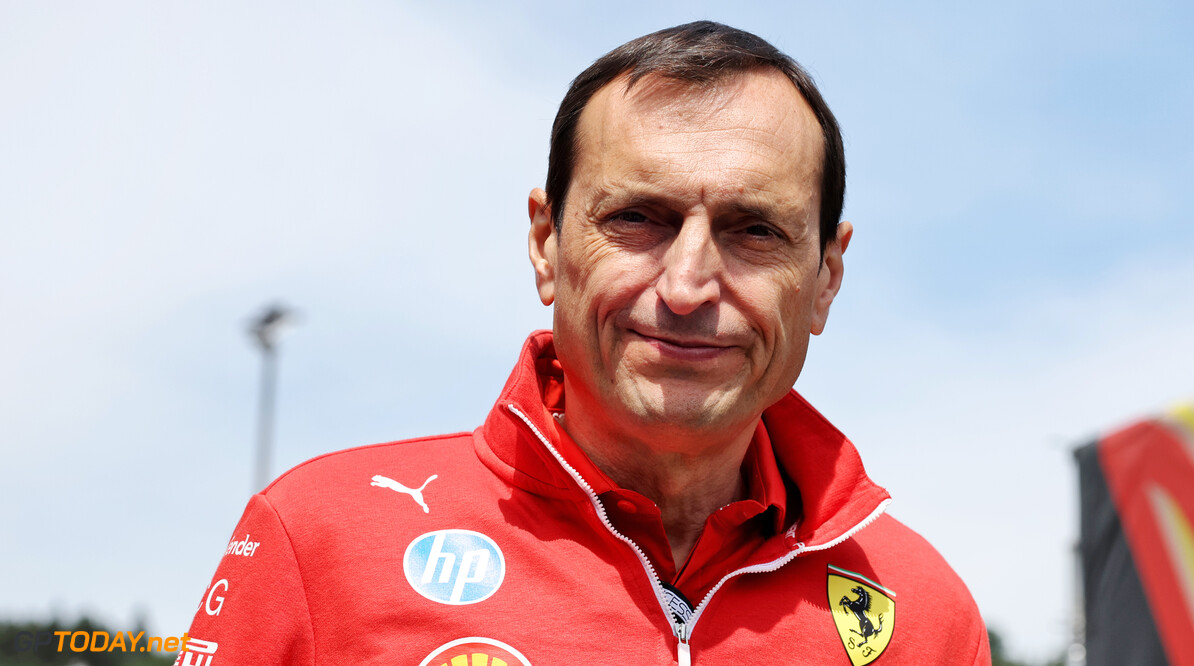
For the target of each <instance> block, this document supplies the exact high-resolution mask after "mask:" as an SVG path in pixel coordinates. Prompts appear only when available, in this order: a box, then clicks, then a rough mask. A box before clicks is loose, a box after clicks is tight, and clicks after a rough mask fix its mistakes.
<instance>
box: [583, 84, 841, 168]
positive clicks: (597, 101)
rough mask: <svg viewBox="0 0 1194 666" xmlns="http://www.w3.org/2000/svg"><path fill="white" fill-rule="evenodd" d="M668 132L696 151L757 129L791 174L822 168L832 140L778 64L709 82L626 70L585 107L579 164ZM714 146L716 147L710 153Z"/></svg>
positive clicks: (759, 146) (758, 146)
mask: <svg viewBox="0 0 1194 666" xmlns="http://www.w3.org/2000/svg"><path fill="white" fill-rule="evenodd" d="M661 134H672V135H676V136H682V137H684V139H683V140H684V141H687V142H690V145H691V146H692V148H693V150H694V152H696V151H698V150H701V149H708V148H710V147H714V148H715V147H717V145H718V141H719V140H721V139H724V138H726V137H730V136H733V137H741V136H755V137H757V138H759V139H760V140H759V141H757V142H755V143H754V144H753V145H752V147H751V148H752V149H755V150H759V151H768V150H769V151H772V152H774V153H775V155H774V157H776V158H777V159H778V160H779V161H781V162H787V163H789V164H790V165H791V167H792V170H791V171H789V174H790V175H793V176H802V175H805V174H809V175H811V174H818V175H819V174H820V171H821V162H822V156H823V150H824V140H823V137H822V134H821V128H820V125H819V123H818V122H817V118H816V115H815V114H814V113H813V110H812V108H811V107H810V106H809V104H808V102H806V101H805V100H804V97H803V96H802V95H801V94H800V92H799V90H798V89H797V88H796V86H795V84H793V83H792V82H791V80H790V79H788V78H787V76H785V75H784V74H783V73H782V72H780V71H778V70H775V69H771V68H761V69H757V70H750V71H746V72H740V73H733V74H728V75H726V76H724V77H720V78H718V79H716V80H713V81H701V82H690V81H685V80H679V79H674V78H668V77H664V76H660V75H657V74H648V75H645V76H643V77H641V78H640V79H638V80H637V81H634V82H633V83H632V82H631V79H630V77H629V76H627V75H625V74H623V75H621V76H619V77H618V78H616V79H614V80H613V81H611V82H610V83H609V84H607V85H606V86H604V87H603V88H601V89H600V90H598V91H597V93H596V94H594V95H593V97H592V98H591V99H590V101H589V104H588V105H587V106H586V107H585V109H584V111H583V112H582V114H581V117H580V120H579V122H578V123H577V133H576V155H577V162H576V167H578V168H583V166H582V165H584V164H585V163H588V164H589V166H591V167H597V166H599V164H600V163H601V162H602V161H604V159H605V158H608V157H613V156H614V155H615V154H617V155H618V157H622V158H624V157H626V155H625V154H624V153H625V150H626V149H627V148H633V147H634V146H636V145H639V144H640V143H652V139H653V138H654V137H656V136H658V135H661ZM640 139H641V141H638V140H640ZM734 145H735V146H738V147H742V146H743V144H742V143H741V142H736V143H735V144H734ZM709 152H715V151H707V152H706V159H708V153H709ZM605 166H606V167H608V166H610V165H605ZM627 166H629V165H627Z"/></svg>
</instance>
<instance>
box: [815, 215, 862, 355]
mask: <svg viewBox="0 0 1194 666" xmlns="http://www.w3.org/2000/svg"><path fill="white" fill-rule="evenodd" d="M853 236H854V225H852V224H850V223H849V222H841V223H840V224H838V225H837V236H836V237H835V238H834V239H833V240H831V241H829V244H827V245H826V246H825V256H824V257H822V258H821V270H820V271H819V273H818V275H817V297H816V299H815V300H814V301H813V321H812V330H811V331H810V332H811V333H812V334H813V335H821V332H822V331H824V330H825V322H826V321H827V320H828V319H829V306H830V305H833V299H834V297H835V296H837V292H838V290H839V289H841V288H842V273H843V271H844V270H845V267H844V266H843V264H842V255H843V254H845V253H846V248H847V247H849V245H850V239H851V238H852V237H853Z"/></svg>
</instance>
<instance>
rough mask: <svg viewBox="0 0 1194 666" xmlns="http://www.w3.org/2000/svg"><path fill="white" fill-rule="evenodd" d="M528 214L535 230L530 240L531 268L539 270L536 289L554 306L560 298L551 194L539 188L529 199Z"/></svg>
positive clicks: (545, 301) (529, 236)
mask: <svg viewBox="0 0 1194 666" xmlns="http://www.w3.org/2000/svg"><path fill="white" fill-rule="evenodd" d="M527 213H528V214H529V215H530V217H531V231H530V234H528V237H527V244H528V245H529V250H530V256H531V266H532V267H533V268H534V269H535V286H536V287H537V288H538V289H539V300H540V301H543V304H544V305H551V304H552V302H553V301H554V300H555V298H556V250H557V247H556V240H557V239H556V228H555V224H554V223H553V222H552V219H551V206H548V205H547V192H544V191H543V188H540V187H536V188H535V189H533V190H531V196H530V197H529V198H528V199H527Z"/></svg>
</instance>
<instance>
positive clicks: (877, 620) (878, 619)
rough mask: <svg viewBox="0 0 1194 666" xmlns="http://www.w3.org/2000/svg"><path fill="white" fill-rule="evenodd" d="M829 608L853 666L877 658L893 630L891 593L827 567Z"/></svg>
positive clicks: (840, 570)
mask: <svg viewBox="0 0 1194 666" xmlns="http://www.w3.org/2000/svg"><path fill="white" fill-rule="evenodd" d="M827 577H828V579H829V580H828V587H829V608H830V610H831V611H832V613H833V624H834V625H835V626H837V633H838V636H840V637H841V639H842V646H843V647H845V648H846V654H847V655H849V657H850V663H851V664H853V665H854V666H864V665H865V664H869V663H871V662H872V661H874V660H876V659H878V658H879V655H881V654H883V651H884V650H886V649H887V645H888V644H889V643H890V642H891V634H892V631H894V630H895V597H896V594H895V592H892V591H891V590H889V589H887V588H886V587H883V586H882V585H880V584H878V583H876V582H875V581H873V580H871V579H869V578H867V577H866V576H863V575H862V574H857V573H854V572H853V571H847V570H846V569H840V568H838V567H835V566H833V565H829V571H828V575H827Z"/></svg>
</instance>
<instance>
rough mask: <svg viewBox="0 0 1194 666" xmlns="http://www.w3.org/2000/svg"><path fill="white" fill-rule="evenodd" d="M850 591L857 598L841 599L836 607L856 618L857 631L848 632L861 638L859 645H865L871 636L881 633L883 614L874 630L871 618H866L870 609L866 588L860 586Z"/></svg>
mask: <svg viewBox="0 0 1194 666" xmlns="http://www.w3.org/2000/svg"><path fill="white" fill-rule="evenodd" d="M850 591H851V592H853V593H854V594H857V595H858V598H857V599H851V598H850V597H848V596H847V597H842V600H841V601H839V602H838V605H839V606H843V607H845V608H846V609H848V610H850V611H851V612H853V613H854V617H856V618H858V631H854V630H853V629H851V630H850V631H851V632H852V633H855V634H858V635H859V636H862V641H860V642H859V643H858V644H859V645H866V642H867V641H868V640H870V639H871V637H872V636H878V635H879V634H880V633H882V631H883V613H879V628H878V629H876V628H875V625H874V623H873V622H871V618H869V617H867V616H866V613H867V611H869V610H870V609H871V594H870V593H869V592H867V591H866V588H865V587H862V586H861V585H859V586H858V587H855V588H853V589H851V590H850Z"/></svg>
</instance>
